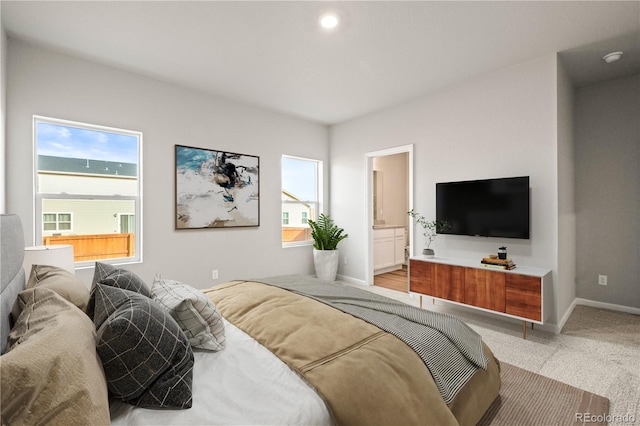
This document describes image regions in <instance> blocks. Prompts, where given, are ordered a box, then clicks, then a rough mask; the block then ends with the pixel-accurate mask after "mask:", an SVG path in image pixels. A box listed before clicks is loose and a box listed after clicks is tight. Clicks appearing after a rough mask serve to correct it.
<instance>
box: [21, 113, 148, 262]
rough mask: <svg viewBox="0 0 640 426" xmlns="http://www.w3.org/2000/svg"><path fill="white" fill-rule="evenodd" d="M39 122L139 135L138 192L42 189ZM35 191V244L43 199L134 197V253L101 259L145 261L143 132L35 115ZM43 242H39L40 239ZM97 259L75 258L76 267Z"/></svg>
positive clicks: (40, 230)
mask: <svg viewBox="0 0 640 426" xmlns="http://www.w3.org/2000/svg"><path fill="white" fill-rule="evenodd" d="M38 123H49V124H54V125H58V126H70V127H76V128H82V129H87V130H94V131H103V132H109V133H120V134H125V135H129V136H134V137H136V138H138V163H137V166H138V172H137V173H138V175H137V192H138V195H137V196H123V195H118V194H114V195H110V196H105V195H91V194H86V195H85V194H65V193H62V194H52V193H40V192H39V188H38V182H39V179H38ZM32 135H33V147H32V149H33V194H34V200H35V203H34V222H33V223H34V243H33V245H41V244H42V238H43V224H42V222H43V216H42V215H43V212H42V201H43V200H44V199H47V200H54V199H64V200H91V201H95V200H133V201H135V206H136V207H135V212H134V213H133V214H134V215H135V217H136V232H135V254H134V256H132V257H127V258H112V259H99V261H100V262H103V263H109V264H114V265H117V264H131V263H142V260H143V256H142V253H143V251H142V250H143V244H142V241H143V235H142V229H143V226H142V204H143V197H142V188H143V185H142V170H143V168H142V158H143V156H142V147H143V139H142V132H137V131H133V130H125V129H119V128H115V127H106V126H100V125H96V124H89V123H82V122H78V121H69V120H62V119H58V118H52V117H44V116H39V115H34V116H33V132H32ZM38 241H39V242H40V243H37V242H38ZM95 262H96V260H91V261H81V262H75V267H76V269H83V268H90V267H93V266H94V265H95Z"/></svg>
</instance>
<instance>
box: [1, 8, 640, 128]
mask: <svg viewBox="0 0 640 426" xmlns="http://www.w3.org/2000/svg"><path fill="white" fill-rule="evenodd" d="M327 11H332V12H336V13H337V14H338V15H339V16H340V20H341V22H340V25H339V26H338V28H336V29H335V30H334V31H326V30H323V29H321V28H320V27H319V26H318V18H319V16H320V15H321V14H322V13H324V12H327ZM0 12H1V14H2V20H3V23H4V28H5V30H6V32H7V34H8V36H9V37H11V38H18V39H23V40H26V41H28V42H32V43H35V44H39V45H43V46H45V47H47V48H50V49H54V50H58V51H61V52H64V53H68V54H71V55H75V56H79V57H83V58H87V59H90V60H94V61H98V62H101V63H105V64H108V65H111V66H114V67H118V68H121V69H125V70H128V71H133V72H136V73H140V74H143V75H147V76H151V77H154V78H157V79H161V80H163V81H167V82H171V83H175V84H179V85H182V86H187V87H190V88H192V89H195V90H199V91H204V92H207V93H211V94H214V95H216V96H221V97H224V98H228V99H232V100H236V101H240V102H243V103H247V104H251V105H256V106H259V107H263V108H268V109H271V110H274V111H278V112H281V113H285V114H289V115H293V116H296V117H301V118H305V119H308V120H313V121H317V122H320V123H325V124H335V123H340V122H343V121H346V120H349V119H352V118H355V117H358V116H361V115H364V114H367V113H370V112H373V111H376V110H380V109H383V108H387V107H390V106H393V105H397V104H399V103H403V102H406V101H409V100H412V99H415V98H417V97H420V96H423V95H425V94H428V93H430V92H434V91H437V90H440V89H441V88H443V87H446V86H449V85H453V84H456V83H458V82H460V81H464V80H467V79H471V78H474V77H476V76H479V75H482V74H486V73H490V72H492V71H495V70H498V69H500V68H504V67H509V66H513V65H517V64H521V63H523V62H526V61H529V60H532V59H535V58H539V57H541V56H544V55H548V54H553V53H555V52H561V55H560V56H561V58H562V61H563V62H564V63H565V64H566V67H567V70H568V71H569V74H570V76H571V78H572V80H573V81H574V83H575V84H576V85H585V84H591V83H593V82H596V81H600V80H603V79H610V78H616V77H620V76H624V75H629V74H632V73H638V72H640V2H638V1H624V2H615V1H584V2H583V1H531V2H529V1H512V2H509V1H507V2H504V1H496V2H490V1H487V2H485V1H469V2H459V1H412V2H404V1H388V2H383V1H355V2H352V1H340V2H326V1H278V2H276V1H256V2H246V1H233V2H222V1H193V2H192V1H162V2H160V1H142V2H137V1H105V2H85V1H70V2H58V1H53V2H51V1H43V2H38V1H6V0H2V1H1V3H0ZM614 50H623V51H624V52H625V53H624V55H623V57H622V59H621V60H620V61H618V62H616V63H614V64H606V63H604V61H602V60H601V58H602V56H603V55H604V54H606V53H609V52H611V51H614Z"/></svg>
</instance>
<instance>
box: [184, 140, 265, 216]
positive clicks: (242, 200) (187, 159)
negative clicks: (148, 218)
mask: <svg viewBox="0 0 640 426" xmlns="http://www.w3.org/2000/svg"><path fill="white" fill-rule="evenodd" d="M175 156H176V212H175V214H176V218H175V226H176V229H201V228H231V227H245V226H260V157H257V156H253V155H245V154H236V153H233V152H225V151H215V150H210V149H204V148H193V147H189V146H182V145H176V146H175Z"/></svg>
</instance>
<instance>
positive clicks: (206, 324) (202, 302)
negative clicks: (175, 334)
mask: <svg viewBox="0 0 640 426" xmlns="http://www.w3.org/2000/svg"><path fill="white" fill-rule="evenodd" d="M151 295H152V297H153V299H155V300H156V301H158V302H159V303H160V304H161V305H163V306H165V307H166V308H167V310H168V311H169V313H170V314H171V316H172V317H173V319H175V320H176V322H177V323H178V325H180V328H182V330H183V331H184V333H185V334H186V335H187V338H188V339H189V343H190V344H191V346H192V347H194V348H200V349H208V350H210V351H219V350H222V349H224V347H225V337H224V322H223V321H222V315H221V314H220V312H219V311H218V309H217V308H216V306H215V305H214V304H213V302H212V301H211V300H210V299H209V298H208V297H207V296H205V294H204V293H203V292H201V291H200V290H198V289H196V288H194V287H192V286H190V285H188V284H184V283H181V282H179V281H174V280H164V279H162V277H160V275H156V277H155V278H154V280H153V285H152V286H151Z"/></svg>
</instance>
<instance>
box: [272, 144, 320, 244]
mask: <svg viewBox="0 0 640 426" xmlns="http://www.w3.org/2000/svg"><path fill="white" fill-rule="evenodd" d="M282 158H283V159H284V158H290V159H294V160H302V161H311V162H314V163H316V185H317V188H316V194H317V197H318V199H317V200H300V201H293V200H291V201H289V200H281V202H282V204H303V205H309V204H310V205H312V206H314V208H315V212H316V219H315V220H317V219H318V216H320V214H322V213H324V211H323V208H324V203H323V200H324V192H323V191H324V188H323V187H324V177H323V171H324V163H323V162H322V160H317V159H315V158H305V157H296V156H293V155H286V154H283V155H282ZM280 179H281V181H280V188H281V193H282V190H284V188H283V186H282V163H281V164H280ZM281 198H282V197H281ZM308 219H309V218H307V220H308ZM289 222H291V214H289ZM307 223H308V222H307ZM283 226H284V224H281V225H280V229H282V227H283ZM312 245H313V240H308V241H292V242H284V241H283V242H282V247H283V248H287V247H300V246H312Z"/></svg>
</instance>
